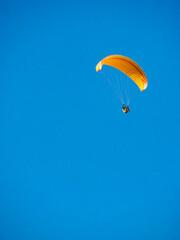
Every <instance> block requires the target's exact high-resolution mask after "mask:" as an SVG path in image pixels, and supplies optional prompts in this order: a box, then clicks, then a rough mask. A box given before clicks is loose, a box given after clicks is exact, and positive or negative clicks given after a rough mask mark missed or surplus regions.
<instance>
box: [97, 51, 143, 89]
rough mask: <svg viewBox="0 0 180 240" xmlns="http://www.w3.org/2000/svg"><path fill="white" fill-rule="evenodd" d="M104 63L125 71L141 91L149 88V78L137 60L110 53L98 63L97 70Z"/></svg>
mask: <svg viewBox="0 0 180 240" xmlns="http://www.w3.org/2000/svg"><path fill="white" fill-rule="evenodd" d="M103 65H108V66H111V67H114V68H117V69H118V70H120V71H121V72H123V73H125V74H126V75H127V76H128V77H130V78H131V79H132V80H133V81H134V82H135V83H136V84H137V86H138V87H139V88H140V90H141V91H143V90H145V89H146V88H147V85H148V80H147V77H146V75H145V73H144V71H143V70H142V68H141V67H140V66H139V65H138V64H137V63H136V62H134V61H133V60H131V59H130V58H127V57H124V56H121V55H110V56H108V57H105V58H104V59H102V60H101V61H100V62H99V63H98V64H97V65H96V71H97V72H98V71H100V70H101V69H102V66H103Z"/></svg>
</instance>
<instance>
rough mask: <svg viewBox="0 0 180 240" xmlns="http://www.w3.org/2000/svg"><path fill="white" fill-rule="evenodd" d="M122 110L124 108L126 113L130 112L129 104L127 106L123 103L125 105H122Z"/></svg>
mask: <svg viewBox="0 0 180 240" xmlns="http://www.w3.org/2000/svg"><path fill="white" fill-rule="evenodd" d="M122 110H123V112H124V113H128V112H130V110H129V106H128V105H127V107H126V106H125V105H124V104H123V105H122Z"/></svg>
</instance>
